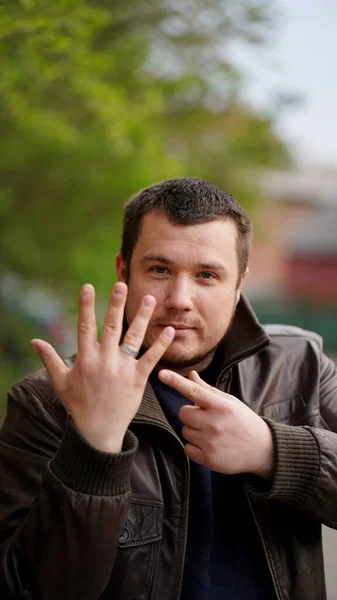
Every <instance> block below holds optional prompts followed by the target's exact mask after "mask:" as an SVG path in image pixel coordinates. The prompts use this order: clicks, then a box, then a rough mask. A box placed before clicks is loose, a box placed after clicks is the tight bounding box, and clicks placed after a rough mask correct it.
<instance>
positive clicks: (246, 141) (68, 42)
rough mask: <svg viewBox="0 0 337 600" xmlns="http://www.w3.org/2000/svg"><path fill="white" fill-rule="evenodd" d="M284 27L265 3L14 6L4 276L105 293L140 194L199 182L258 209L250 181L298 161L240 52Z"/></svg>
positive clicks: (5, 67)
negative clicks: (264, 169)
mask: <svg viewBox="0 0 337 600" xmlns="http://www.w3.org/2000/svg"><path fill="white" fill-rule="evenodd" d="M267 5H268V6H270V2H269V3H267ZM269 12H270V11H269ZM270 25H271V19H270V15H269V13H268V11H267V9H266V7H265V6H264V5H263V4H262V3H261V2H259V0H239V1H238V0H225V1H224V0H212V1H211V0H209V1H203V2H202V1H201V0H200V1H198V0H186V1H184V2H178V1H176V0H152V1H149V0H129V1H128V2H121V1H120V0H117V1H116V0H114V1H111V0H106V1H105V0H95V1H94V0H93V1H92V2H90V1H88V0H55V1H54V2H50V1H49V0H21V1H16V0H8V1H5V2H4V1H3V2H1V3H0V55H1V62H0V72H1V77H0V92H1V96H0V130H1V143H0V174H1V189H0V224H1V236H0V254H1V256H2V260H3V267H4V268H6V269H10V270H14V271H15V272H18V273H21V274H23V275H24V276H25V277H27V278H29V279H30V280H33V281H34V280H42V281H44V282H48V283H49V284H57V285H58V287H59V289H60V287H61V288H63V287H64V286H65V285H67V284H69V282H71V283H73V284H74V285H75V286H77V287H78V285H79V283H80V282H83V281H84V280H87V279H89V280H92V281H93V282H94V283H95V284H96V286H98V288H99V289H101V290H104V291H105V290H106V289H108V288H109V287H110V284H111V279H112V277H113V270H114V269H113V253H114V251H115V250H116V249H117V248H118V237H119V231H120V217H121V213H122V205H123V203H124V202H125V200H126V199H127V198H128V197H129V195H130V194H131V193H133V192H134V191H136V190H137V189H139V188H141V187H144V186H146V185H148V184H150V183H152V182H154V181H158V180H160V179H163V178H167V177H172V176H180V175H186V174H190V175H199V176H202V177H206V178H209V179H211V180H212V181H214V182H216V183H218V184H220V185H222V186H223V187H224V188H226V189H229V190H231V191H234V192H235V193H236V194H237V195H238V196H239V197H240V199H241V200H243V201H245V202H248V200H249V198H250V197H251V195H252V193H253V185H251V184H250V183H249V178H248V177H247V175H246V176H245V173H246V174H247V172H248V173H249V172H250V169H251V168H252V167H254V166H262V165H269V164H278V163H279V162H280V161H283V160H284V159H285V157H286V151H285V149H284V147H283V145H282V143H281V142H280V141H279V139H278V138H277V136H276V135H275V133H274V131H273V123H272V120H271V118H270V117H265V116H264V117H262V116H260V115H258V114H256V113H254V112H253V111H252V110H250V109H249V108H248V107H246V106H243V105H242V103H241V102H240V94H239V92H240V85H241V79H240V75H239V73H238V72H237V70H236V69H235V67H234V66H233V65H232V64H231V62H230V61H229V59H228V52H227V49H228V48H229V46H230V44H231V43H232V42H233V41H238V40H239V41H246V42H247V43H261V42H262V41H263V39H264V35H265V33H266V31H267V29H268V27H270ZM247 182H248V183H247Z"/></svg>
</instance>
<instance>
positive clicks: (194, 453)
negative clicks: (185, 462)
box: [185, 443, 205, 465]
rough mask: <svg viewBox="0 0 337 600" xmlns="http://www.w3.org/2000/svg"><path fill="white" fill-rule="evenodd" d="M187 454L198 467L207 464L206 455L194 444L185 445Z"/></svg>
mask: <svg viewBox="0 0 337 600" xmlns="http://www.w3.org/2000/svg"><path fill="white" fill-rule="evenodd" d="M185 454H186V455H187V456H188V458H190V459H191V460H193V462H195V463H197V464H198V465H204V464H205V458H204V453H203V452H202V450H200V448H198V447H197V446H195V445H194V444H190V443H188V444H186V445H185Z"/></svg>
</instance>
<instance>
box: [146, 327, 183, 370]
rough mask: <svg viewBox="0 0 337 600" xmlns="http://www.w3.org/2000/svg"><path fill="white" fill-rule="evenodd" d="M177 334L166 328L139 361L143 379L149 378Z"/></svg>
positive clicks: (170, 328) (172, 329) (173, 330)
mask: <svg viewBox="0 0 337 600" xmlns="http://www.w3.org/2000/svg"><path fill="white" fill-rule="evenodd" d="M175 333H176V332H175V329H174V328H173V327H165V329H164V330H163V331H162V332H161V334H160V336H159V337H158V338H157V339H156V341H155V342H154V343H153V344H152V346H150V348H149V349H148V350H147V351H146V352H145V353H144V354H143V356H142V357H141V358H140V359H139V360H138V365H139V369H140V372H141V374H142V376H143V377H146V378H148V377H149V375H150V373H151V371H153V369H154V368H155V366H156V365H157V364H158V362H159V361H160V359H161V357H162V356H163V355H164V354H165V352H166V350H167V349H168V347H169V346H170V344H171V343H172V341H173V339H174V336H175Z"/></svg>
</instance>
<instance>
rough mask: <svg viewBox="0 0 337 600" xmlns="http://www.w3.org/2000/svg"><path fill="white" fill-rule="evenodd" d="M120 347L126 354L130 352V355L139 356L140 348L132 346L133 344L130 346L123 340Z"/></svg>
mask: <svg viewBox="0 0 337 600" xmlns="http://www.w3.org/2000/svg"><path fill="white" fill-rule="evenodd" d="M120 349H121V350H123V352H125V354H130V356H132V357H133V358H136V357H137V356H138V350H135V349H134V348H132V346H129V344H126V343H125V342H123V343H122V344H121V345H120Z"/></svg>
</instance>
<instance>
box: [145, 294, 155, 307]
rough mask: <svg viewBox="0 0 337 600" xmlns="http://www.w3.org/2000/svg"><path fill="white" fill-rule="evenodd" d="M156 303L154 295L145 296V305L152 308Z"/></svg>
mask: <svg viewBox="0 0 337 600" xmlns="http://www.w3.org/2000/svg"><path fill="white" fill-rule="evenodd" d="M154 303H155V300H154V298H153V297H152V296H145V298H144V305H145V306H147V308H151V307H152V306H153V305H154Z"/></svg>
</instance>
